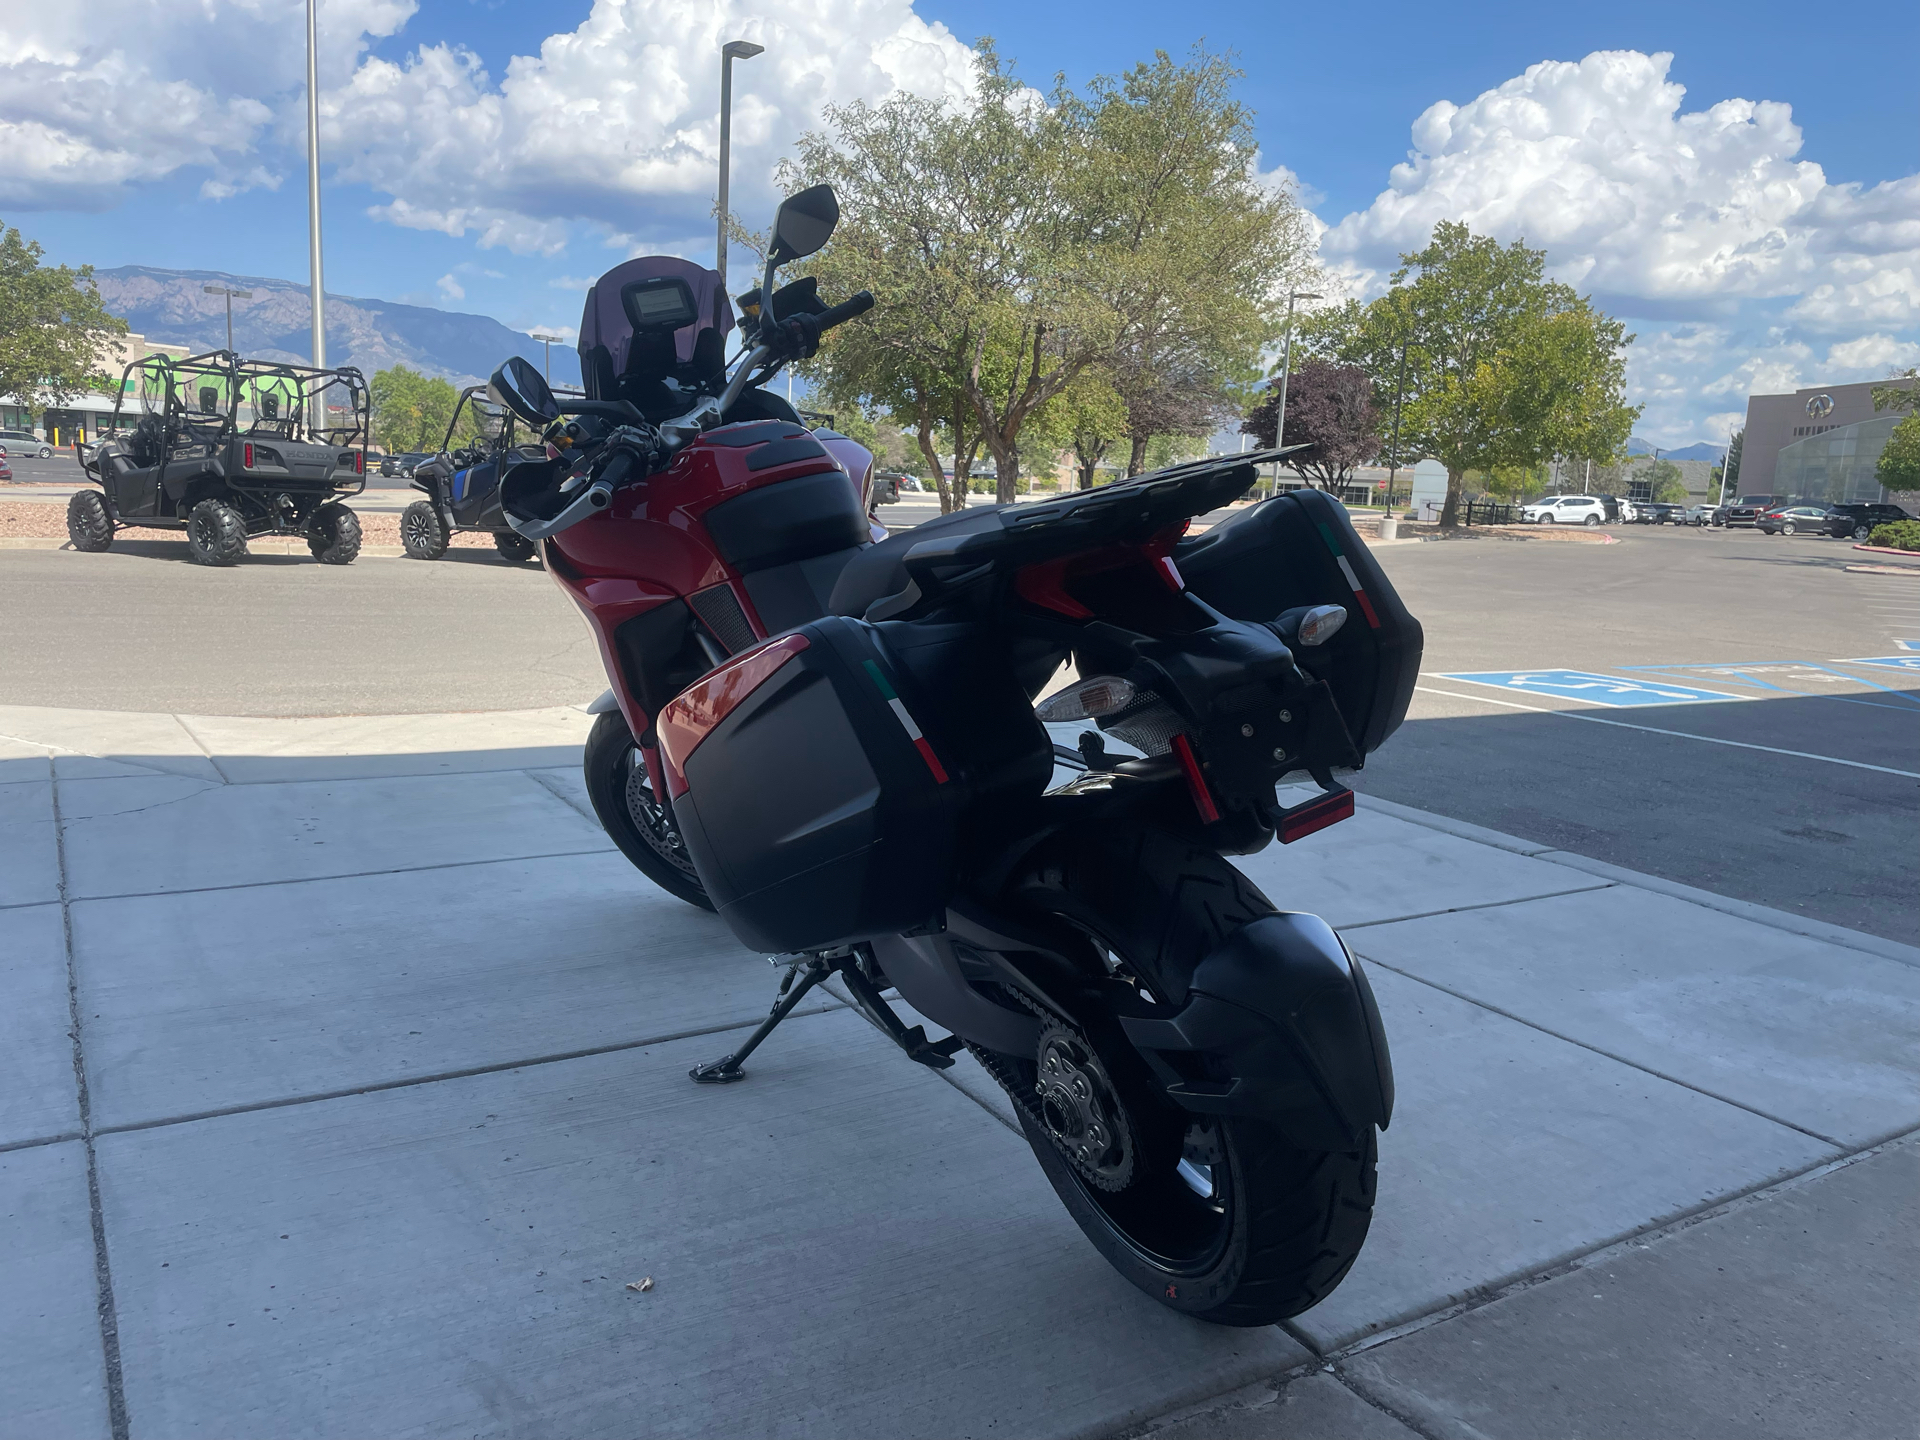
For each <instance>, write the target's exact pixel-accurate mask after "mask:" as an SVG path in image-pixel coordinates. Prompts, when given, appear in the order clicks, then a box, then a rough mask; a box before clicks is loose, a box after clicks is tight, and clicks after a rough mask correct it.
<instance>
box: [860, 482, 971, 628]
mask: <svg viewBox="0 0 1920 1440" xmlns="http://www.w3.org/2000/svg"><path fill="white" fill-rule="evenodd" d="M1002 508H1004V507H1002V506H999V505H970V506H968V507H967V508H966V509H965V510H956V511H954V512H953V513H952V514H951V515H941V516H939V517H937V518H935V519H932V520H926V521H922V522H921V523H920V524H918V525H916V526H914V527H913V529H911V530H906V531H903V532H902V533H900V534H898V535H890V536H888V537H887V538H886V539H885V540H882V541H880V542H879V543H878V544H876V545H869V546H867V547H866V548H865V549H863V550H861V551H860V552H859V553H858V554H856V555H855V556H854V557H853V558H852V559H851V560H849V561H848V562H847V567H846V569H844V570H842V571H841V572H840V578H839V579H838V580H836V581H835V582H834V586H833V594H832V595H831V596H830V597H829V598H828V600H827V613H828V614H830V615H845V616H848V617H850V618H852V619H855V620H858V619H861V618H862V617H864V616H865V615H866V613H867V610H868V608H869V607H870V606H872V604H873V603H874V602H875V601H876V600H884V599H886V598H887V597H888V596H890V595H898V594H899V593H900V592H901V591H902V590H904V589H906V588H907V566H906V555H907V552H908V551H909V550H911V549H912V548H913V547H914V546H916V545H918V544H919V543H920V542H921V541H922V540H926V539H928V538H930V537H932V536H934V535H945V534H949V533H951V532H954V531H958V532H960V533H962V534H965V533H967V532H970V531H974V530H988V529H998V528H999V526H1000V518H999V515H1000V511H1001V509H1002Z"/></svg>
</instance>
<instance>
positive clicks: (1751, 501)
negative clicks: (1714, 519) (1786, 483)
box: [1721, 495, 1795, 529]
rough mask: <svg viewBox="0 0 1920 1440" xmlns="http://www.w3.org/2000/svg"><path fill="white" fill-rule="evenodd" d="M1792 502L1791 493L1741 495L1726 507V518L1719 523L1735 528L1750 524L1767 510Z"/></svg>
mask: <svg viewBox="0 0 1920 1440" xmlns="http://www.w3.org/2000/svg"><path fill="white" fill-rule="evenodd" d="M1794 503H1795V502H1794V498H1793V497H1792V496H1791V495H1742V496H1741V497H1740V498H1739V499H1738V500H1736V501H1734V502H1733V504H1731V505H1729V506H1727V507H1726V511H1727V518H1726V519H1725V520H1724V521H1722V522H1721V523H1722V524H1725V525H1728V526H1730V527H1733V528H1736V529H1737V528H1740V527H1743V526H1747V525H1752V524H1753V523H1754V522H1755V521H1757V520H1758V519H1759V518H1760V517H1761V516H1762V515H1763V514H1765V513H1766V512H1767V511H1769V510H1774V509H1779V508H1781V507H1783V506H1787V505H1792V504H1794Z"/></svg>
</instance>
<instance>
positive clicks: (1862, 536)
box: [1853, 525, 1873, 541]
mask: <svg viewBox="0 0 1920 1440" xmlns="http://www.w3.org/2000/svg"><path fill="white" fill-rule="evenodd" d="M1872 535H1873V531H1871V530H1869V529H1868V528H1867V527H1866V526H1864V525H1856V526H1854V527H1853V538H1854V539H1855V540H1860V541H1865V540H1868V539H1870V538H1872Z"/></svg>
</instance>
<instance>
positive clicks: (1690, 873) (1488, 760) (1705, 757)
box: [0, 459, 1920, 941]
mask: <svg viewBox="0 0 1920 1440" xmlns="http://www.w3.org/2000/svg"><path fill="white" fill-rule="evenodd" d="M26 463H30V464H37V465H41V466H50V467H58V466H60V465H62V464H69V465H70V463H71V462H65V461H61V460H57V459H56V460H54V461H51V462H26ZM16 468H19V467H16ZM69 473H70V472H69ZM23 478H24V477H23ZM405 493H406V492H404V491H401V492H392V491H389V492H386V493H375V494H370V495H369V496H368V497H367V499H368V500H379V501H386V500H388V499H389V498H391V499H392V500H393V501H395V502H397V501H398V500H399V499H400V497H401V496H402V495H404V494H405ZM358 503H362V504H365V503H366V502H365V501H362V502H358ZM888 508H889V512H892V513H888V514H887V515H886V516H885V518H888V519H889V520H891V521H893V523H895V524H900V523H911V521H912V520H914V519H919V518H924V515H923V514H922V512H923V511H927V510H928V507H927V506H924V505H921V506H916V505H914V504H911V503H909V504H905V505H902V506H900V507H897V508H896V507H888ZM1612 533H1614V534H1615V535H1616V536H1617V537H1618V539H1619V543H1618V544H1613V545H1587V544H1578V543H1567V542H1561V543H1549V542H1542V541H1513V540H1500V539H1494V538H1475V539H1466V540H1458V541H1447V542H1438V543H1429V544H1405V545H1395V546H1388V547H1383V548H1382V549H1381V550H1380V551H1379V552H1378V553H1379V555H1380V557H1381V559H1382V562H1383V563H1384V564H1385V565H1386V568H1387V570H1388V573H1389V574H1390V575H1391V576H1392V578H1393V580H1394V583H1395V584H1396V585H1397V586H1398V587H1399V588H1400V589H1401V592H1402V594H1403V595H1404V596H1405V597H1406V599H1407V601H1408V604H1409V605H1410V606H1411V607H1412V609H1413V611H1414V613H1415V614H1416V615H1418V616H1419V617H1420V618H1421V620H1422V622H1423V623H1424V625H1425V627H1426V632H1427V651H1426V657H1425V662H1424V665H1423V670H1424V672H1425V674H1424V678H1423V679H1422V681H1421V688H1420V690H1419V691H1418V692H1417V693H1416V695H1415V697H1414V706H1413V709H1412V711H1411V714H1410V718H1409V720H1408V723H1407V724H1406V726H1405V727H1403V729H1402V730H1401V732H1400V733H1399V734H1398V735H1397V736H1395V737H1394V739H1393V740H1392V741H1391V742H1390V743H1389V744H1388V745H1387V746H1386V747H1385V748H1384V749H1383V750H1381V751H1380V753H1379V754H1378V755H1377V756H1376V757H1374V759H1373V762H1372V763H1371V764H1370V765H1369V766H1368V767H1367V769H1366V770H1365V772H1364V773H1363V774H1362V776H1361V777H1360V778H1359V780H1358V782H1357V783H1358V785H1359V786H1360V788H1362V789H1363V790H1365V791H1368V792H1370V793H1373V794H1376V795H1379V796H1381V797H1382V798H1384V799H1388V800H1393V801H1397V802H1399V803H1402V804H1406V805H1412V806H1415V807H1417V808H1420V809H1423V810H1428V811H1431V812H1434V813H1437V814H1441V815H1446V816H1450V817H1453V818H1455V819H1459V820H1465V821H1469V822H1472V823H1475V824H1479V825H1484V826H1487V827H1489V828H1491V829H1496V830H1500V831H1503V832H1505V833H1508V834H1512V835H1518V836H1522V837H1524V838H1527V839H1529V840H1535V841H1539V842H1541V843H1543V844H1550V845H1554V846H1557V847H1560V848H1562V849H1566V850H1569V851H1572V852H1574V853H1577V854H1582V855H1586V856H1588V857H1590V858H1592V859H1595V860H1601V861H1606V862H1609V863H1612V864H1617V865H1622V866H1626V867H1628V868H1630V869H1634V870H1639V871H1644V872H1646V873H1649V874H1654V875H1660V876H1664V877H1666V878H1668V879H1671V880H1674V881H1677V882H1679V883H1682V884H1686V885H1692V886H1697V887H1699V888H1701V889H1704V890H1710V891H1713V892H1715V893H1718V894H1723V895H1728V896H1732V897H1734V898H1737V899H1742V900H1751V901H1754V902H1757V903H1760V904H1765V905H1770V906H1774V907H1776V908H1779V909H1784V910H1789V911H1793V912H1795V913H1798V914H1802V915H1805V916H1808V917H1811V918H1815V919H1820V920H1826V921H1829V922H1831V923H1834V924H1839V925H1845V926H1849V927H1851V928H1855V929H1860V930H1865V931H1868V932H1871V933H1873V934H1878V935H1882V936H1885V937H1887V938H1889V939H1896V940H1903V941H1911V940H1913V939H1914V937H1915V936H1916V935H1917V934H1920V891H1917V890H1916V887H1915V886H1914V884H1913V868H1914V857H1915V856H1916V855H1920V780H1916V778H1915V777H1916V775H1920V713H1916V712H1920V648H1916V649H1914V650H1911V651H1909V650H1907V649H1906V648H1904V647H1905V646H1907V645H1913V646H1915V647H1920V575H1911V574H1906V573H1900V574H1891V575H1883V574H1867V573H1855V572H1852V571H1849V570H1848V568H1847V567H1848V565H1850V564H1859V563H1861V562H1862V561H1866V562H1869V563H1871V562H1873V561H1874V560H1875V559H1876V558H1877V557H1872V556H1865V555H1862V554H1861V553H1860V552H1858V551H1855V550H1854V549H1852V547H1851V546H1850V545H1849V544H1848V543H1846V542H1843V541H1837V540H1829V539H1823V538H1819V537H1806V536H1796V537H1791V538H1788V537H1779V536H1768V535H1762V534H1759V533H1758V532H1755V531H1750V530H1743V531H1702V530H1683V529H1676V528H1673V527H1658V528H1647V527H1636V526H1627V527H1620V528H1618V529H1616V530H1614V531H1613V532H1612ZM0 606H4V607H5V613H6V614H7V615H8V616H9V617H11V618H12V619H13V622H14V623H12V624H10V625H9V626H8V627H7V628H6V631H5V633H4V637H3V638H0V673H4V675H5V677H6V678H5V680H4V682H0V703H14V704H27V705H54V706H73V707H82V708H105V709H124V710H171V711H183V712H190V713H198V714H237V715H323V714H346V713H356V714H402V713H427V712H435V711H448V710H487V709H508V708H532V707H537V706H543V705H558V704H573V703H578V702H579V701H581V700H583V699H585V698H587V697H589V696H591V695H593V694H594V693H597V692H598V690H599V689H600V688H602V686H603V685H604V683H605V682H604V680H603V678H602V675H601V671H600V664H599V659H598V656H597V654H596V653H595V650H594V647H593V645H592V643H591V641H590V640H589V638H588V636H587V634H586V631H585V628H584V626H583V624H582V622H581V621H580V619H579V617H578V616H577V615H576V614H575V613H574V611H573V608H572V607H571V605H569V604H568V603H567V602H566V600H565V599H564V598H563V597H562V596H561V595H560V594H559V592H558V591H557V590H556V589H555V588H554V587H553V586H552V585H551V584H549V583H548V582H547V580H546V578H545V577H544V576H543V575H541V574H539V573H538V572H537V571H536V570H535V569H534V568H533V567H532V566H520V567H513V566H507V565H503V564H502V563H501V562H500V561H498V560H497V559H496V558H495V557H494V556H493V555H492V554H491V552H486V551H467V552H461V551H454V552H451V553H450V554H449V556H448V557H447V558H446V559H444V560H441V561H438V562H435V563H432V564H425V563H421V562H415V561H407V560H395V559H381V558H374V557H369V558H366V559H363V560H361V561H360V562H359V563H357V564H355V565H353V566H351V567H347V568H345V569H335V568H332V567H326V566H321V565H318V564H315V563H313V562H312V561H311V560H309V559H308V558H307V557H305V556H304V555H302V556H267V555H260V556H255V557H252V558H251V559H249V560H248V561H247V562H246V563H245V564H243V565H241V566H239V567H237V568H235V569H233V570H218V571H209V570H204V569H201V568H199V567H196V566H194V565H192V564H190V563H189V562H188V561H187V559H186V554H185V546H184V544H183V543H181V542H180V541H178V540H176V539H173V538H171V537H167V536H161V535H158V534H155V535H154V536H153V537H152V538H141V539H136V538H133V537H123V538H122V539H121V540H120V541H119V542H118V543H117V544H116V545H115V547H114V549H113V550H112V551H111V552H109V553H107V554H105V555H80V554H75V553H70V552H61V551H6V552H0ZM1909 657H1911V658H1909ZM1862 660H1875V661H1879V662H1881V663H1879V664H1871V665H1870V664H1863V663H1860V662H1861V661H1862ZM1530 667H1531V668H1530ZM1540 671H1577V672H1581V673H1580V675H1579V676H1575V677H1571V678H1570V677H1568V676H1564V675H1561V676H1557V677H1556V676H1546V677H1545V679H1544V680H1542V678H1541V676H1540V674H1539V673H1537V672H1540ZM1463 676H1475V677H1479V678H1475V679H1463V678H1461V677H1463ZM1556 682H1558V683H1556ZM1622 686H1625V687H1627V688H1626V690H1625V691H1624V692H1623V691H1622V690H1621V687H1622ZM1676 695H1679V696H1683V697H1684V698H1683V699H1681V700H1675V699H1672V698H1670V697H1672V696H1676ZM1572 712H1577V713H1579V714H1581V715H1584V716H1586V717H1587V718H1586V719H1585V720H1569V719H1568V718H1566V716H1567V714H1568V713H1572ZM1595 719H1598V720H1602V721H1605V722H1607V723H1603V724H1595V723H1591V722H1592V721H1593V720H1595ZM1661 732H1668V733H1661ZM1380 883H1381V884H1382V885H1385V886H1391V885H1392V884H1394V877H1393V876H1390V875H1383V876H1381V877H1380ZM1277 898H1282V899H1283V898H1284V897H1277Z"/></svg>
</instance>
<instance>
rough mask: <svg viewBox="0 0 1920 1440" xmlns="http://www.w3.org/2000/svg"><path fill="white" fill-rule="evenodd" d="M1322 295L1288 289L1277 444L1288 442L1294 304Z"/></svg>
mask: <svg viewBox="0 0 1920 1440" xmlns="http://www.w3.org/2000/svg"><path fill="white" fill-rule="evenodd" d="M1319 298H1320V297H1319V296H1318V295H1316V294H1314V293H1313V292H1312V291H1311V290H1289V291H1287V348H1286V349H1285V350H1283V351H1282V352H1281V355H1280V411H1279V414H1277V415H1276V416H1275V417H1274V422H1273V443H1274V444H1275V445H1276V446H1279V445H1284V444H1286V443H1287V381H1288V379H1289V378H1290V377H1291V375H1292V372H1293V304H1294V301H1296V300H1318V299H1319ZM1273 483H1274V484H1275V486H1278V485H1279V483H1280V462H1279V461H1277V460H1276V461H1275V462H1274V465H1273Z"/></svg>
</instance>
